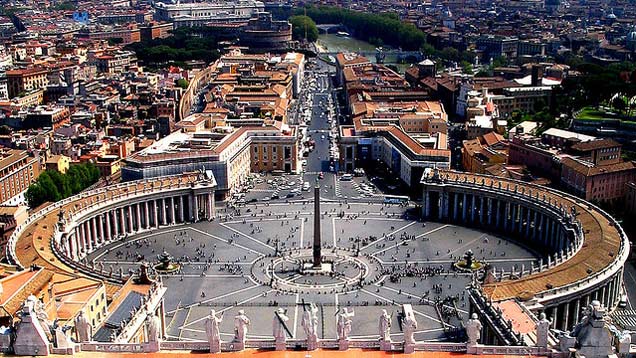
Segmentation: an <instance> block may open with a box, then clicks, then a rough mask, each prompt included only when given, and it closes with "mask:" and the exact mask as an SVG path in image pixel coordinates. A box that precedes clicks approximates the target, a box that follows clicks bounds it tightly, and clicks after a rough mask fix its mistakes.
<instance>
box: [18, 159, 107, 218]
mask: <svg viewBox="0 0 636 358" xmlns="http://www.w3.org/2000/svg"><path fill="white" fill-rule="evenodd" d="M99 178H100V173H99V169H98V168H97V167H96V166H95V165H93V164H92V163H85V164H78V165H73V166H71V167H70V168H69V170H68V171H67V172H66V174H61V173H59V172H58V171H55V170H45V171H44V172H42V173H41V174H40V176H39V177H38V178H37V180H36V181H35V182H34V183H33V184H31V185H30V186H29V187H28V188H27V191H26V193H25V198H26V199H27V202H28V203H29V206H30V207H32V208H35V207H37V206H40V205H42V204H43V203H45V202H47V201H50V202H55V201H59V200H62V199H64V198H68V197H69V196H71V195H75V194H77V193H79V192H81V191H82V190H84V189H86V188H88V187H89V186H91V185H93V184H94V183H95V182H97V181H98V180H99Z"/></svg>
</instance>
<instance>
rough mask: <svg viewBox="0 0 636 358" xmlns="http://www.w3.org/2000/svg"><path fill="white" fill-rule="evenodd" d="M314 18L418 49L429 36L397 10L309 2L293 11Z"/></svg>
mask: <svg viewBox="0 0 636 358" xmlns="http://www.w3.org/2000/svg"><path fill="white" fill-rule="evenodd" d="M305 12H306V13H307V16H309V17H310V18H312V19H313V20H314V21H315V22H316V23H318V24H342V25H344V26H345V27H346V28H347V29H348V31H350V32H351V33H352V34H353V35H354V36H355V37H356V38H358V39H360V40H364V41H369V39H375V41H376V42H377V41H378V40H381V41H382V43H384V44H387V45H390V46H394V47H401V48H402V49H404V50H419V49H420V48H421V47H422V46H423V45H424V44H425V43H426V36H425V35H424V33H423V32H422V31H420V30H419V29H418V28H417V27H416V26H415V25H413V24H411V23H407V22H402V21H401V20H400V18H399V16H398V15H397V14H394V13H382V14H371V13H364V12H357V11H352V10H348V9H342V8H339V7H331V6H320V7H316V6H308V7H306V8H297V9H295V10H294V15H303V14H304V13H305Z"/></svg>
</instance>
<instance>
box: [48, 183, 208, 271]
mask: <svg viewBox="0 0 636 358" xmlns="http://www.w3.org/2000/svg"><path fill="white" fill-rule="evenodd" d="M214 216H215V209H214V192H213V191H207V192H204V193H195V192H194V191H193V190H190V189H188V190H186V191H184V190H181V191H176V192H172V193H165V194H154V195H145V196H140V198H132V199H131V200H128V201H122V202H117V203H111V205H104V207H100V206H99V205H97V206H96V207H95V210H91V211H90V212H89V213H87V214H86V215H83V216H82V217H81V218H77V219H76V220H75V225H70V226H69V228H67V233H66V235H65V237H63V238H62V240H61V241H60V250H61V252H62V253H63V254H65V255H66V256H67V257H68V258H70V259H71V260H74V261H77V260H80V259H82V258H83V257H85V256H86V255H87V254H88V253H90V252H92V251H93V250H95V249H97V248H98V247H100V246H102V245H103V244H105V243H108V242H111V241H114V240H117V239H119V238H121V237H123V236H126V235H130V234H135V233H138V232H142V231H147V230H152V229H157V228H160V227H164V226H170V225H177V224H183V223H187V222H197V221H199V220H202V219H205V220H212V219H213V218H214Z"/></svg>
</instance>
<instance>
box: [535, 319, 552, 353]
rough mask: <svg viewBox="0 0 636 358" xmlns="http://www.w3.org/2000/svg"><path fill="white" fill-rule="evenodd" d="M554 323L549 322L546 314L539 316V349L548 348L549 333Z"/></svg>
mask: <svg viewBox="0 0 636 358" xmlns="http://www.w3.org/2000/svg"><path fill="white" fill-rule="evenodd" d="M551 325H552V321H550V320H548V319H547V317H546V315H545V313H544V312H541V314H539V322H537V347H540V348H548V332H549V331H550V326H551Z"/></svg>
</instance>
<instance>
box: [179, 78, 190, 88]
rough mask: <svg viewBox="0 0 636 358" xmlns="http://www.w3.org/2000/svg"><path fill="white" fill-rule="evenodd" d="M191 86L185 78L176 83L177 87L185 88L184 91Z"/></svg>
mask: <svg viewBox="0 0 636 358" xmlns="http://www.w3.org/2000/svg"><path fill="white" fill-rule="evenodd" d="M189 84H190V83H189V82H188V80H186V79H185V78H179V79H178V80H177V81H176V85H177V87H181V88H183V89H187V88H188V85H189Z"/></svg>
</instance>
